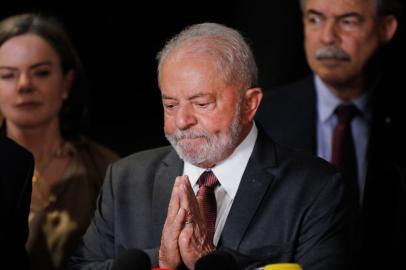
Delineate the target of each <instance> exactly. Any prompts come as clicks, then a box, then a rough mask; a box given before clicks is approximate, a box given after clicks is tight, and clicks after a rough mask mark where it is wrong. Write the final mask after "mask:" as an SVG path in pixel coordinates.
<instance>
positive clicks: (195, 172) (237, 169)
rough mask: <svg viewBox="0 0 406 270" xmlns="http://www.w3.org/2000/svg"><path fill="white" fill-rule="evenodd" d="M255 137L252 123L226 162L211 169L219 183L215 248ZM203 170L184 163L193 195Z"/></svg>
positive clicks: (216, 191)
mask: <svg viewBox="0 0 406 270" xmlns="http://www.w3.org/2000/svg"><path fill="white" fill-rule="evenodd" d="M257 136H258V129H257V127H256V126H255V123H254V124H253V126H252V128H251V131H250V132H249V134H248V135H247V137H246V138H245V139H244V140H243V141H242V142H241V143H240V145H238V146H237V148H236V149H235V150H234V152H233V153H232V154H231V155H230V156H229V157H228V158H227V159H226V160H224V161H222V162H221V163H219V164H216V166H214V167H213V168H211V170H212V171H213V173H214V175H215V176H216V177H217V179H218V181H219V183H220V185H218V186H217V187H216V189H215V190H214V193H215V196H216V201H217V218H216V229H215V233H214V238H213V243H214V244H215V245H216V246H217V243H218V241H219V239H220V235H221V232H222V231H223V228H224V224H225V223H226V219H227V216H228V213H229V212H230V209H231V206H232V205H233V201H234V197H235V195H236V193H237V190H238V187H239V185H240V182H241V178H242V175H243V174H244V171H245V168H246V167H247V164H248V160H249V158H250V156H251V154H252V151H253V149H254V145H255V141H256V140H257ZM205 170H206V169H204V168H200V167H197V166H194V165H193V164H190V163H188V162H185V166H184V168H183V174H184V175H187V176H188V177H189V181H190V184H191V185H192V187H193V190H194V192H195V194H196V193H197V191H198V190H199V185H198V183H197V180H198V179H199V177H200V175H201V174H202V173H203V172H204V171H205Z"/></svg>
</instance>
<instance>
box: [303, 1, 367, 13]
mask: <svg viewBox="0 0 406 270" xmlns="http://www.w3.org/2000/svg"><path fill="white" fill-rule="evenodd" d="M304 9H305V12H308V11H309V10H316V11H321V12H323V11H324V10H325V11H330V12H335V13H351V12H357V13H360V14H363V13H367V12H369V11H372V12H374V11H375V0H304Z"/></svg>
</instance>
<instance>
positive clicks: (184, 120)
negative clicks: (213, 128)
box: [176, 105, 197, 130]
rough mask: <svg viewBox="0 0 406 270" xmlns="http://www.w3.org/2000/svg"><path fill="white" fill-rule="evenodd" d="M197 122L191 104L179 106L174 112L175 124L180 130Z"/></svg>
mask: <svg viewBox="0 0 406 270" xmlns="http://www.w3.org/2000/svg"><path fill="white" fill-rule="evenodd" d="M196 123H197V119H196V117H195V115H194V111H193V108H192V106H191V105H182V106H179V109H178V111H177V113H176V126H177V127H178V128H179V129H180V130H185V129H188V128H190V127H191V126H193V125H195V124H196Z"/></svg>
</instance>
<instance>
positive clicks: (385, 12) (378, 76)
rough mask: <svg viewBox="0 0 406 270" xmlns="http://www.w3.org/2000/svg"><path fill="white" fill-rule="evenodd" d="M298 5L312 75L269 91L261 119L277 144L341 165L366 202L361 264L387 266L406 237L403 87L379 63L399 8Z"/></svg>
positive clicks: (342, 1) (336, 2)
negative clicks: (398, 95)
mask: <svg viewBox="0 0 406 270" xmlns="http://www.w3.org/2000/svg"><path fill="white" fill-rule="evenodd" d="M301 4H302V11H303V24H304V36H305V41H304V44H305V51H306V57H307V61H308V63H309V66H310V68H311V70H312V71H313V75H312V76H310V77H308V78H306V79H305V80H303V81H300V82H298V83H294V84H291V85H288V86H284V87H282V88H280V89H275V90H274V91H271V92H269V95H268V96H266V97H265V99H264V102H263V104H262V105H261V108H260V109H259V112H258V116H257V119H258V120H259V122H261V124H262V125H263V127H264V129H265V130H266V132H267V133H268V134H269V135H271V136H272V138H274V139H275V141H277V142H279V143H281V144H284V145H288V146H291V147H294V148H299V149H304V150H307V151H309V152H312V153H314V154H317V155H318V156H320V157H322V158H324V159H326V160H328V161H330V162H332V163H333V164H334V165H335V166H336V167H338V168H339V169H341V170H342V172H343V174H344V178H345V180H346V181H347V184H348V185H347V186H348V187H349V189H350V190H351V194H353V196H352V198H353V199H354V200H356V201H358V203H359V204H360V205H361V207H362V210H361V213H362V214H361V216H359V217H358V218H354V219H353V225H354V228H356V227H358V224H361V227H360V229H361V230H360V233H359V234H357V237H358V238H361V240H362V241H361V242H362V246H361V250H362V253H363V256H364V257H365V258H364V259H365V260H364V262H362V264H365V266H366V268H367V269H370V267H372V266H369V264H370V263H372V265H373V266H374V267H378V268H379V267H383V268H386V267H388V265H387V263H388V262H391V261H393V259H394V258H395V257H396V255H395V251H396V250H398V251H400V250H403V246H404V242H403V239H402V240H400V241H399V240H397V239H399V237H400V236H401V235H405V230H404V229H400V228H401V227H402V226H403V225H402V222H404V221H401V219H402V218H403V215H404V214H403V212H404V211H405V207H406V206H405V205H404V202H403V198H402V197H404V196H406V194H405V182H404V179H402V173H401V167H402V166H403V165H402V164H403V163H404V156H405V155H404V153H405V150H406V149H405V143H404V141H405V140H404V137H403V138H402V135H401V132H402V126H404V125H405V121H404V115H405V114H404V112H401V111H400V110H398V109H399V108H400V106H399V107H398V108H397V107H396V104H397V101H396V97H395V96H396V95H395V93H396V92H401V91H399V90H400V89H399V85H395V84H393V83H392V79H389V80H388V78H385V76H383V74H384V72H383V71H382V68H381V66H380V64H381V61H379V60H381V59H380V58H381V57H380V56H381V53H383V52H384V51H382V50H380V49H381V48H382V47H383V45H385V44H387V43H388V42H389V41H391V39H392V38H393V36H394V34H395V31H396V29H397V26H398V20H397V19H396V16H395V15H396V13H397V11H398V7H399V6H398V3H397V2H396V1H395V0H302V1H301ZM378 52H379V53H378ZM385 75H388V74H385ZM389 75H391V74H389ZM391 83H392V84H391ZM402 102H403V101H402ZM402 107H403V104H402ZM360 221H361V222H360ZM359 222H360V223H359ZM358 229H359V228H358ZM355 240H356V238H354V239H353V243H352V246H356V242H355ZM378 246H380V247H385V248H384V249H379V248H377V247H378ZM401 253H403V252H401ZM356 257H358V258H359V257H361V256H359V255H357V256H356ZM371 257H372V258H374V260H370V258H371ZM400 258H401V257H398V259H400ZM358 269H359V268H358Z"/></svg>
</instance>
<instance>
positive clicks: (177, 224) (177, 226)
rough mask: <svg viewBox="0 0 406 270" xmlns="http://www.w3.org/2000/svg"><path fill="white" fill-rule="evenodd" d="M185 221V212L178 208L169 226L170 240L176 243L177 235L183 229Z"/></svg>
mask: <svg viewBox="0 0 406 270" xmlns="http://www.w3.org/2000/svg"><path fill="white" fill-rule="evenodd" d="M185 220H186V210H185V209H183V208H179V211H178V214H177V215H176V217H175V219H174V221H173V223H172V225H171V230H170V231H171V238H172V239H175V240H176V241H178V238H179V235H180V233H181V231H182V229H183V227H184V224H185Z"/></svg>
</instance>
